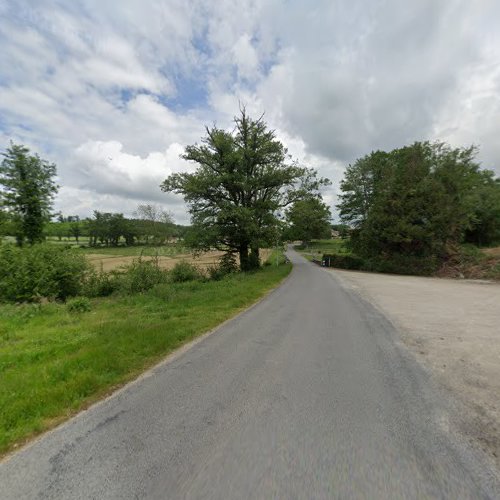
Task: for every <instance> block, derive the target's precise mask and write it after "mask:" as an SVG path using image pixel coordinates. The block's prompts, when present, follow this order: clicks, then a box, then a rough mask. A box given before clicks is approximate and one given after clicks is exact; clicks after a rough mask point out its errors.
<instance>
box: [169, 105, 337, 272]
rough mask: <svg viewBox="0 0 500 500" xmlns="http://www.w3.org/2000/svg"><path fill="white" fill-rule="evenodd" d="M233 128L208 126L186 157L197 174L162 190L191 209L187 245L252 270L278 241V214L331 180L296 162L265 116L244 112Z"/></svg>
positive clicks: (179, 177)
mask: <svg viewBox="0 0 500 500" xmlns="http://www.w3.org/2000/svg"><path fill="white" fill-rule="evenodd" d="M234 123H235V129H234V130H233V131H232V132H228V131H225V130H222V129H220V128H217V127H216V126H214V127H212V128H208V127H207V128H206V137H204V138H203V139H202V143H201V144H194V145H191V146H187V147H186V149H185V153H184V155H183V156H182V157H183V158H184V159H186V160H189V161H192V162H194V163H196V171H195V172H194V173H188V172H183V173H176V174H172V175H170V176H169V177H168V178H167V179H166V180H165V181H164V182H163V183H162V185H161V189H162V190H163V191H166V192H174V193H178V194H182V195H183V196H184V200H185V201H186V202H187V203H188V205H189V211H190V214H191V221H192V231H191V234H190V236H189V238H187V242H189V243H190V244H191V245H192V246H193V247H194V248H197V249H200V250H204V249H209V248H218V249H222V250H229V251H230V252H237V253H238V254H239V257H240V266H241V269H242V270H248V269H251V268H253V267H256V266H258V265H259V248H261V247H262V246H263V245H266V244H269V242H271V241H273V239H274V238H275V236H276V228H277V226H278V212H279V210H281V209H283V208H285V207H287V206H290V205H291V204H293V203H294V202H295V201H297V200H299V199H302V198H304V197H306V196H314V194H316V193H317V191H318V189H319V187H320V186H321V185H325V184H328V183H329V181H328V180H327V179H322V178H318V176H317V172H316V171H315V170H313V169H309V168H306V167H303V166H300V165H298V164H297V162H294V161H292V160H291V158H290V156H289V155H288V153H287V150H286V148H285V147H284V146H283V144H282V143H281V142H280V141H279V140H278V139H277V138H276V135H275V133H274V131H272V130H269V129H268V127H267V125H266V124H265V122H264V121H263V119H262V117H261V118H259V119H252V118H250V117H249V116H248V114H247V113H246V111H245V109H242V110H241V113H240V115H239V116H237V117H235V119H234Z"/></svg>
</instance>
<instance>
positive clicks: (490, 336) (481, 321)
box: [334, 270, 500, 467]
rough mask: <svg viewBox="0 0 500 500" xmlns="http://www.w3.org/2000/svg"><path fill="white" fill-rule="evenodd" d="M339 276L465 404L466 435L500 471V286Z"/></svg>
mask: <svg viewBox="0 0 500 500" xmlns="http://www.w3.org/2000/svg"><path fill="white" fill-rule="evenodd" d="M334 272H335V274H336V276H338V277H339V278H340V279H341V281H342V282H343V283H344V285H345V286H347V287H348V288H351V289H353V290H355V291H356V292H358V293H360V294H361V295H362V296H364V297H365V298H366V299H368V300H369V301H370V302H372V303H373V304H374V305H375V306H376V307H378V308H379V309H380V310H382V312H384V313H385V314H386V316H387V317H388V318H389V319H391V321H392V322H393V323H394V324H395V325H396V326H397V327H398V328H399V330H400V332H401V335H402V340H403V342H404V343H405V344H406V345H407V346H408V347H409V348H410V349H411V350H412V351H413V352H414V353H415V355H416V356H417V358H418V359H419V361H421V362H422V363H423V364H424V365H425V366H426V367H427V368H429V369H430V370H431V372H432V374H433V376H434V377H435V378H436V379H437V380H438V381H439V382H440V383H442V384H444V385H445V386H446V387H447V388H448V389H450V390H451V391H453V392H454V393H455V394H456V395H457V396H458V397H459V398H460V399H461V400H462V401H463V402H464V403H465V406H466V407H467V408H468V409H469V415H463V416H460V417H461V420H462V431H463V432H464V433H465V434H466V435H467V436H469V438H470V439H474V440H476V442H478V443H479V444H480V445H481V447H482V448H483V449H484V450H485V451H487V452H488V453H490V454H491V455H492V456H493V457H494V459H495V461H496V463H497V466H499V467H500V285H499V284H495V283H486V282H480V283H478V282H474V281H468V280H462V281H457V280H448V279H437V278H420V277H414V276H392V275H382V274H371V273H360V272H353V271H338V270H336V271H334ZM462 417H463V418H462Z"/></svg>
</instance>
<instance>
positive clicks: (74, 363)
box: [0, 254, 291, 452]
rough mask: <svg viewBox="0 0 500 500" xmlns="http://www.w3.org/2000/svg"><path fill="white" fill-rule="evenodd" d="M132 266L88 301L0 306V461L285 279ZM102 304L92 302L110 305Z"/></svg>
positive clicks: (92, 287) (184, 266)
mask: <svg viewBox="0 0 500 500" xmlns="http://www.w3.org/2000/svg"><path fill="white" fill-rule="evenodd" d="M278 261H279V263H280V265H279V266H276V265H275V263H276V259H275V255H272V256H271V258H270V261H269V265H265V266H264V267H262V268H261V269H260V270H258V271H254V272H251V273H238V272H234V267H233V268H231V265H229V267H228V268H227V269H224V268H222V269H221V268H219V269H213V270H212V271H211V273H209V274H207V275H204V274H201V273H200V272H199V270H198V269H197V268H196V267H194V266H192V265H190V264H188V263H180V264H178V265H177V267H176V268H175V269H174V270H172V271H171V272H165V271H162V270H161V269H159V268H158V267H157V266H155V264H154V262H153V263H145V262H139V261H138V262H137V263H136V264H135V265H134V266H132V267H130V268H129V269H128V270H127V272H125V273H121V274H116V275H112V274H110V275H106V276H99V275H96V278H95V281H90V282H87V283H86V286H87V287H88V289H87V296H84V297H82V296H79V297H76V298H73V299H69V300H68V301H67V302H66V303H63V302H56V301H53V302H41V303H40V302H38V303H31V304H30V303H24V304H3V305H0V452H6V451H8V450H10V449H12V448H13V446H14V444H15V443H22V442H23V441H24V440H26V439H27V438H29V437H31V436H33V435H35V434H37V433H39V432H41V431H43V430H45V429H47V428H50V427H51V426H54V425H55V424H57V423H59V422H60V421H62V420H64V419H66V418H68V417H69V416H71V415H72V414H74V413H75V412H77V411H79V410H80V409H82V408H84V407H85V406H87V405H89V404H90V403H92V402H93V401H96V400H97V399H99V398H100V397H102V396H103V395H105V394H108V393H110V392H111V391H112V390H114V389H115V388H116V387H118V386H119V385H121V384H123V383H124V382H126V381H129V380H131V379H133V378H134V377H135V376H137V375H138V374H139V373H141V372H142V371H143V370H145V369H146V368H148V367H150V366H152V365H153V364H155V363H156V362H158V361H159V360H161V359H162V358H163V357H164V356H165V355H166V354H168V353H169V352H171V351H172V350H174V349H176V348H178V347H179V346H181V345H182V344H183V343H185V342H187V341H189V340H191V339H193V338H194V337H196V336H197V335H200V334H202V333H204V332H206V331H208V330H210V329H212V328H214V327H215V326H217V325H218V324H220V323H221V322H222V321H224V320H226V319H228V318H230V317H231V316H234V315H235V314H236V313H237V312H239V311H241V310H243V309H244V308H246V307H248V306H249V305H250V304H252V303H253V302H255V301H256V300H257V299H258V298H259V297H262V295H264V294H265V293H266V292H267V291H269V290H270V289H272V288H274V287H275V286H276V285H277V284H278V283H279V282H280V281H281V280H282V279H283V278H284V277H285V276H286V275H287V274H288V273H289V271H290V269H291V265H290V264H284V263H283V257H282V254H280V255H279V256H278ZM108 293H110V295H109V296H107V297H95V298H91V297H92V296H98V295H107V294H108Z"/></svg>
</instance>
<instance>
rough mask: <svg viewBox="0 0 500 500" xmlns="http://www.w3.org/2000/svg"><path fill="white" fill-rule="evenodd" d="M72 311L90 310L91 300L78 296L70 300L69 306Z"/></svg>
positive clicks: (82, 311)
mask: <svg viewBox="0 0 500 500" xmlns="http://www.w3.org/2000/svg"><path fill="white" fill-rule="evenodd" d="M66 307H67V308H68V311H69V312H70V313H84V312H89V311H90V309H91V307H90V300H89V299H87V298H86V297H76V298H74V299H71V300H69V301H68V303H67V306H66Z"/></svg>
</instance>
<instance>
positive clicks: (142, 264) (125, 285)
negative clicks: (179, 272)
mask: <svg viewBox="0 0 500 500" xmlns="http://www.w3.org/2000/svg"><path fill="white" fill-rule="evenodd" d="M116 276H117V279H119V281H120V291H121V292H122V293H142V292H145V291H147V290H150V289H151V288H153V287H154V286H155V285H158V284H160V283H168V281H169V272H168V271H166V270H165V269H162V268H161V267H160V266H159V264H158V261H157V260H155V259H153V260H143V259H137V260H135V261H134V262H133V263H132V264H131V265H130V266H128V267H127V268H126V271H125V272H124V273H121V274H117V275H116Z"/></svg>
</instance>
